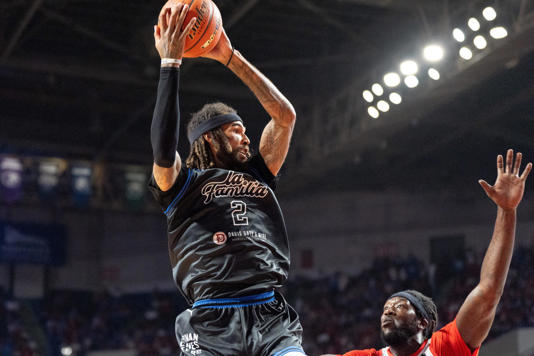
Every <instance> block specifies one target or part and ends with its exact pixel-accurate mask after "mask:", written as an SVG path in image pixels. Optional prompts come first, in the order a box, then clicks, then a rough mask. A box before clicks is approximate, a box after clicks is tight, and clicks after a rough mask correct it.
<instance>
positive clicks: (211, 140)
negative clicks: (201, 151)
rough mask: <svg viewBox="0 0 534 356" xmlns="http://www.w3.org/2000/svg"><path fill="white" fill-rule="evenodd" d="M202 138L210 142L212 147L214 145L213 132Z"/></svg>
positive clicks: (203, 135)
mask: <svg viewBox="0 0 534 356" xmlns="http://www.w3.org/2000/svg"><path fill="white" fill-rule="evenodd" d="M202 137H204V140H206V142H208V143H209V144H210V145H211V144H212V143H213V135H212V134H211V132H206V133H205V134H202Z"/></svg>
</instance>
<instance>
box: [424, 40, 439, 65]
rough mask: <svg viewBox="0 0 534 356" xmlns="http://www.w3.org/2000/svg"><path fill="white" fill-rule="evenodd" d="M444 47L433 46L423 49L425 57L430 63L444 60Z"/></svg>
mask: <svg viewBox="0 0 534 356" xmlns="http://www.w3.org/2000/svg"><path fill="white" fill-rule="evenodd" d="M443 54H444V51H443V47H441V46H440V45H437V44H431V45H428V46H426V47H425V48H424V49H423V57H425V59H426V60H427V61H429V62H438V61H441V60H442V59H443Z"/></svg>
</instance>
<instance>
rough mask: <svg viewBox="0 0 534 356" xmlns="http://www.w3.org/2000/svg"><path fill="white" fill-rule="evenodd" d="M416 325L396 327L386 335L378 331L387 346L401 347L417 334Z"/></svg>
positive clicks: (382, 331)
mask: <svg viewBox="0 0 534 356" xmlns="http://www.w3.org/2000/svg"><path fill="white" fill-rule="evenodd" d="M417 332H418V329H417V324H416V323H413V324H408V325H404V326H401V327H397V328H395V329H394V330H390V331H389V332H388V333H387V334H386V333H384V330H381V331H380V337H381V338H382V341H383V342H384V343H385V344H386V345H388V346H393V347H395V346H401V345H404V344H406V342H407V341H408V339H410V338H411V337H412V336H414V335H415V334H417Z"/></svg>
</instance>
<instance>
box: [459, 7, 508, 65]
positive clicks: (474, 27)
mask: <svg viewBox="0 0 534 356" xmlns="http://www.w3.org/2000/svg"><path fill="white" fill-rule="evenodd" d="M482 17H483V18H484V20H486V21H487V22H493V21H495V19H496V18H497V11H496V10H495V9H494V8H493V7H491V6H487V7H485V8H484V9H483V10H482ZM467 27H469V29H470V30H471V31H472V32H474V33H475V36H474V38H473V45H474V47H475V48H476V49H477V50H479V51H482V50H484V49H486V48H487V47H488V40H487V37H486V36H484V35H483V34H481V33H479V31H480V30H481V28H482V25H481V23H480V21H479V20H478V19H477V18H475V17H471V18H469V20H468V21H467ZM489 35H490V37H491V38H493V39H496V40H499V39H503V38H505V37H506V36H508V31H507V30H506V28H504V27H503V26H495V27H492V28H491V29H490V30H489ZM452 37H453V38H454V39H455V40H456V42H458V43H462V44H464V42H465V40H466V39H467V36H466V33H465V32H464V31H462V30H461V29H460V28H455V29H454V30H453V31H452ZM458 54H459V56H460V58H462V59H464V60H466V61H468V60H470V59H471V58H473V56H474V53H473V49H472V48H470V47H469V45H468V44H464V45H463V46H462V47H461V48H460V50H459V51H458Z"/></svg>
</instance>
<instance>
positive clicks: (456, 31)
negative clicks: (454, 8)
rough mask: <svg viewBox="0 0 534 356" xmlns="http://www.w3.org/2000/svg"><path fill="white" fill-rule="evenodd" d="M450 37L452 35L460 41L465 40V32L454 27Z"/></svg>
mask: <svg viewBox="0 0 534 356" xmlns="http://www.w3.org/2000/svg"><path fill="white" fill-rule="evenodd" d="M452 37H454V39H455V40H456V41H457V42H460V43H461V42H463V41H465V33H464V31H462V30H460V29H459V28H455V29H454V30H452Z"/></svg>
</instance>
